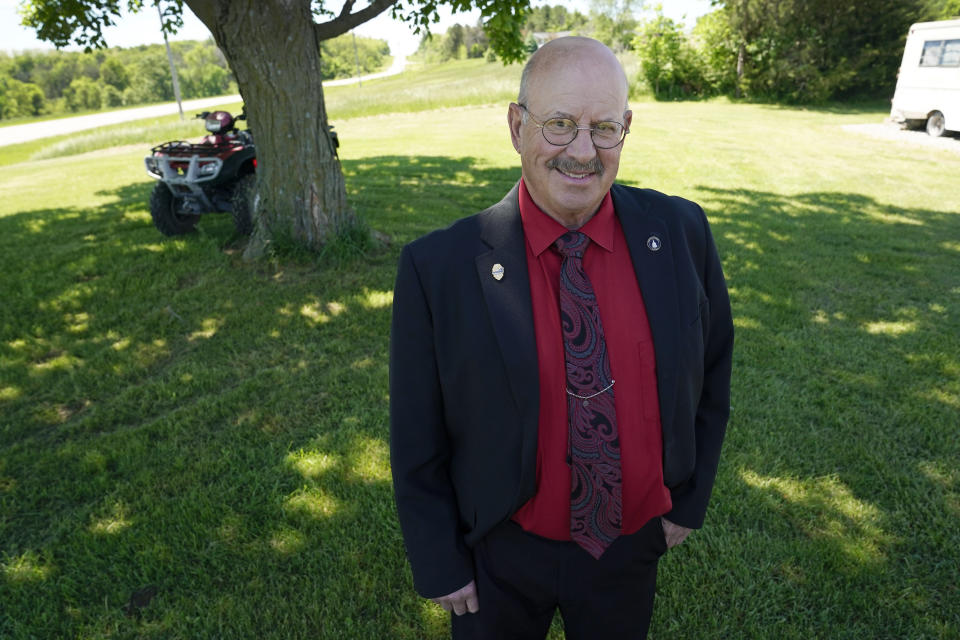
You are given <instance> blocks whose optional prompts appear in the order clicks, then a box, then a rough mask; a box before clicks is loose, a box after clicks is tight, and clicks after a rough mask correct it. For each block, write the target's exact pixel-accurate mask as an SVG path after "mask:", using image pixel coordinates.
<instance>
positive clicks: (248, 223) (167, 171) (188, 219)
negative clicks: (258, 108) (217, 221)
mask: <svg viewBox="0 0 960 640" xmlns="http://www.w3.org/2000/svg"><path fill="white" fill-rule="evenodd" d="M197 117H198V118H202V119H203V120H204V123H205V124H206V128H207V131H209V132H210V134H209V135H206V136H204V138H203V140H201V141H200V143H199V144H191V143H189V142H184V141H183V140H173V141H171V142H164V143H163V144H160V145H157V146H156V147H154V148H152V149H151V150H150V155H148V156H147V157H146V158H144V162H145V163H146V165H147V174H149V175H150V177H152V178H156V179H157V180H159V181H160V182H158V183H157V184H156V185H155V186H154V187H153V192H152V193H151V194H150V215H151V216H152V217H153V223H154V224H155V225H156V226H157V229H159V230H160V233H162V234H164V235H168V236H177V235H181V234H184V233H188V232H190V231H192V230H193V228H194V226H196V224H197V221H198V220H199V219H200V216H201V215H202V214H204V213H210V212H215V211H217V212H230V213H232V214H233V223H234V226H235V227H236V230H237V233H239V234H241V235H249V234H250V232H251V231H253V218H252V216H251V212H252V208H253V207H252V204H253V195H254V190H255V187H256V170H257V157H256V150H255V149H254V146H253V134H251V133H250V130H249V129H247V130H244V131H240V130H239V129H237V127H236V124H237V121H238V120H246V115H245V114H244V113H241V114H240V115H239V116H237V117H234V116H232V115H230V114H229V113H227V112H226V111H213V112H210V111H204V112H203V113H198V114H197Z"/></svg>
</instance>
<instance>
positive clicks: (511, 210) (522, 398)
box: [475, 186, 540, 449]
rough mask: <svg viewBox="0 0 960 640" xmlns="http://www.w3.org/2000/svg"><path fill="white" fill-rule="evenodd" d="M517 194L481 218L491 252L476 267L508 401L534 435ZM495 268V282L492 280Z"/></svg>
mask: <svg viewBox="0 0 960 640" xmlns="http://www.w3.org/2000/svg"><path fill="white" fill-rule="evenodd" d="M518 192H519V187H518V186H517V187H514V188H513V189H512V190H511V191H510V193H509V194H507V197H506V198H504V199H503V200H502V201H501V202H500V203H499V204H497V205H494V206H493V207H491V208H490V209H488V210H487V211H485V212H483V213H482V214H480V221H481V231H480V239H481V240H483V242H485V243H486V244H487V245H488V246H489V247H490V251H488V252H486V253H482V254H480V255H478V256H477V257H476V259H475V262H476V266H477V276H478V277H479V278H480V286H481V289H482V291H483V296H484V301H485V302H486V306H487V312H488V315H489V320H490V324H491V325H492V326H493V330H494V334H495V335H496V337H497V342H498V344H499V346H500V352H501V354H502V356H503V361H504V364H505V365H506V371H505V374H506V376H507V378H508V380H509V381H510V388H511V390H512V392H513V399H514V401H515V402H516V405H517V407H518V409H519V411H520V416H521V418H522V420H523V423H524V424H525V425H529V424H531V423H532V424H533V426H534V429H533V433H534V434H535V433H536V428H535V427H536V423H537V414H538V411H539V399H540V397H539V394H540V383H539V373H538V370H537V343H536V336H535V334H534V327H533V304H532V302H531V300H530V280H529V277H528V276H527V254H526V247H525V244H524V243H525V238H524V235H523V224H522V222H521V220H520V207H519V204H518V199H517V198H518ZM497 265H499V266H497ZM495 267H496V268H497V273H499V274H500V275H501V277H500V278H497V277H495V274H494V268H495ZM534 440H535V438H534ZM533 444H534V446H535V444H536V443H535V442H534V443H533ZM524 448H525V449H526V446H525V447H524Z"/></svg>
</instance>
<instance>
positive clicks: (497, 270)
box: [490, 262, 503, 280]
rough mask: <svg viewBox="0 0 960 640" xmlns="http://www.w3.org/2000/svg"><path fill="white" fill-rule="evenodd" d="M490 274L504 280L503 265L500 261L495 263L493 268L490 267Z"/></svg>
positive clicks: (494, 277)
mask: <svg viewBox="0 0 960 640" xmlns="http://www.w3.org/2000/svg"><path fill="white" fill-rule="evenodd" d="M490 275H492V276H493V279H494V280H502V279H503V265H502V264H500V263H499V262H498V263H497V264H495V265H493V269H490Z"/></svg>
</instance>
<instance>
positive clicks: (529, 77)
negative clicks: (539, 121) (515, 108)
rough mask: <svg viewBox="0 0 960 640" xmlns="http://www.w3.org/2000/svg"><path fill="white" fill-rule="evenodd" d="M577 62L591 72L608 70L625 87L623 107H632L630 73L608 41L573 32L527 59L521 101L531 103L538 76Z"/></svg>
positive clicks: (610, 75) (568, 66)
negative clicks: (628, 75) (626, 71)
mask: <svg viewBox="0 0 960 640" xmlns="http://www.w3.org/2000/svg"><path fill="white" fill-rule="evenodd" d="M574 66H579V67H582V68H584V70H585V71H586V72H588V73H591V74H607V77H609V78H610V79H611V82H613V83H616V84H617V85H619V86H617V87H616V88H617V89H622V91H623V108H624V110H627V109H628V106H627V96H628V94H629V91H630V85H629V83H628V82H627V75H626V73H624V71H623V66H621V64H620V61H619V60H617V57H616V56H615V55H614V54H613V51H611V50H610V49H609V48H608V47H607V45H605V44H603V43H602V42H600V41H598V40H594V39H593V38H584V37H582V36H570V37H566V38H557V39H556V40H551V41H549V42H547V43H546V44H544V45H543V46H542V47H540V48H539V49H537V50H536V51H535V52H534V53H533V55H532V56H530V59H529V60H527V64H526V66H525V67H524V68H523V74H522V75H521V76H520V93H519V95H518V97H517V102H518V103H519V104H524V105H525V104H529V100H530V91H531V90H533V87H534V86H535V85H536V83H537V81H538V80H541V79H543V78H545V77H549V76H550V75H551V74H552V73H555V72H556V71H557V70H560V69H566V68H570V67H574Z"/></svg>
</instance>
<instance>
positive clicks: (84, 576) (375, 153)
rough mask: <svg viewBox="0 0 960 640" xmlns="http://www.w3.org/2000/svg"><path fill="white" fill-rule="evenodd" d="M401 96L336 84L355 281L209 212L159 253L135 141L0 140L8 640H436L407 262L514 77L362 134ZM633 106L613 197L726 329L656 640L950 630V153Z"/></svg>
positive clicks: (437, 218) (469, 176)
mask: <svg viewBox="0 0 960 640" xmlns="http://www.w3.org/2000/svg"><path fill="white" fill-rule="evenodd" d="M514 71H515V70H514V69H513V68H507V69H504V68H503V67H502V66H501V65H500V64H499V63H494V64H492V65H489V66H487V65H486V63H482V62H481V63H476V62H471V63H470V64H464V65H462V66H460V67H455V68H452V69H450V72H451V73H450V74H451V75H452V76H456V75H457V74H461V75H463V76H464V77H468V76H469V77H471V78H472V79H473V80H474V81H476V82H480V80H479V75H481V74H489V77H488V78H487V79H486V80H484V82H488V81H489V82H490V83H491V85H490V86H493V84H495V83H496V82H499V76H501V75H502V76H504V78H506V80H504V82H505V83H507V81H508V80H509V82H515V80H516V78H515V77H514V78H513V79H512V80H511V79H509V78H508V76H510V74H513V73H514ZM418 73H419V72H418ZM422 73H423V74H425V75H423V76H417V77H421V78H424V79H426V80H429V74H428V71H427V70H424V71H423V72H422ZM470 74H477V75H476V76H470ZM452 80H453V78H444V79H443V81H442V82H441V81H439V80H438V81H437V83H436V91H437V93H438V94H440V93H442V91H441V89H442V87H443V86H444V84H445V83H447V84H449V83H450V82H452ZM397 81H398V84H396V85H390V84H388V83H387V81H386V80H385V81H383V83H384V84H383V85H382V86H384V87H385V88H386V89H385V91H384V92H381V93H377V92H376V91H375V89H376V88H377V87H378V86H380V85H379V84H378V83H373V82H371V83H369V87H368V83H364V87H363V89H364V91H363V92H360V91H359V90H358V91H356V92H354V93H351V92H350V91H349V90H347V89H344V90H343V93H342V95H338V92H334V91H333V90H331V91H330V92H328V98H329V107H330V110H331V119H332V120H334V121H335V124H336V126H337V131H338V132H339V134H340V136H341V141H342V144H341V148H340V154H341V160H342V163H343V168H344V172H345V175H346V179H347V188H348V191H349V195H350V198H351V203H352V204H353V206H354V207H355V208H356V209H357V211H358V212H359V213H360V214H361V215H362V216H363V217H364V219H365V220H366V222H367V223H368V224H369V225H370V226H372V227H373V228H375V229H377V230H378V231H381V232H383V233H386V234H388V235H389V236H390V238H391V243H390V245H389V246H387V247H386V248H383V249H375V250H372V251H371V252H369V253H368V254H367V255H366V256H365V257H364V258H362V259H357V258H351V257H349V255H348V256H346V257H344V256H343V255H336V256H335V255H327V256H325V257H320V258H316V259H310V258H307V257H300V258H298V259H296V260H288V261H281V260H277V259H275V260H268V261H265V262H263V263H256V264H246V263H244V262H243V261H242V260H241V258H240V251H241V249H242V247H241V245H240V243H239V241H238V239H236V238H234V237H233V236H232V231H231V226H232V225H231V221H230V220H229V217H227V216H216V215H214V216H211V217H209V218H205V219H204V220H202V221H201V222H200V224H199V226H198V232H197V233H196V234H193V235H191V236H187V237H183V238H177V239H168V238H164V237H162V236H160V235H159V234H158V233H157V232H156V230H155V229H154V228H153V226H152V224H151V222H150V217H149V214H148V212H147V210H146V202H147V197H148V193H149V189H150V187H151V186H152V185H151V183H150V181H149V179H148V178H147V177H146V176H145V175H144V170H143V165H142V156H143V154H144V152H145V149H146V148H149V144H151V143H153V144H155V143H156V142H157V141H158V140H156V139H153V138H155V137H156V136H154V133H157V132H156V131H153V130H151V129H150V127H152V126H153V125H152V124H145V125H144V126H143V127H141V129H142V130H143V131H146V132H148V134H149V136H150V138H151V139H145V140H143V141H142V146H143V148H136V146H135V145H136V144H138V143H136V142H131V143H128V142H122V143H120V144H121V145H127V144H130V145H134V146H129V147H127V146H120V147H114V146H113V144H112V143H110V145H109V146H111V147H112V148H104V149H99V150H93V149H87V150H86V151H85V152H84V153H82V154H80V155H75V156H63V157H56V158H50V159H46V160H35V161H29V162H28V161H24V160H25V158H26V157H28V156H24V155H23V154H24V153H25V152H24V147H25V146H23V145H21V146H18V148H15V149H8V148H0V161H3V159H4V158H6V159H10V158H14V157H20V158H21V160H19V161H17V162H14V163H10V164H7V166H5V167H4V171H3V176H2V178H0V270H2V271H0V273H2V274H3V276H2V295H0V300H2V303H0V637H3V638H13V639H20V638H24V639H25V638H34V637H41V638H48V637H49V638H57V637H70V638H72V637H96V638H132V637H139V638H177V637H184V638H208V637H223V638H284V639H286V638H308V637H309V638H331V639H333V638H336V639H340V638H351V639H354V638H355V639H358V640H363V639H369V640H375V639H376V640H379V639H382V638H390V639H391V640H393V639H411V640H412V639H417V640H423V639H426V640H437V639H439V638H443V637H445V636H446V633H447V617H446V615H445V614H444V612H443V611H442V610H440V609H439V608H438V607H436V606H435V605H433V604H432V603H429V602H426V601H423V600H421V599H419V598H418V597H417V596H416V595H415V594H414V593H413V590H412V584H411V578H410V574H409V570H408V569H407V566H406V561H405V558H404V555H403V548H402V543H401V540H400V536H399V531H398V528H397V525H396V519H395V513H394V508H393V504H392V497H391V487H390V469H389V453H388V446H387V422H388V400H389V398H388V391H387V343H388V333H389V319H390V306H391V303H392V287H393V279H394V275H395V271H394V268H395V263H396V258H397V255H398V252H399V249H400V247H401V246H402V245H403V244H404V243H405V242H407V241H409V240H411V239H413V238H414V237H416V236H418V235H420V234H422V233H425V232H427V231H429V230H431V229H434V228H436V227H438V226H442V225H445V224H448V223H449V222H451V221H452V220H455V219H457V218H459V217H462V216H464V215H468V214H470V213H473V212H475V211H477V210H479V209H481V208H483V207H485V206H487V205H489V204H490V203H492V202H494V201H495V200H497V199H499V198H500V197H501V196H502V194H503V193H504V192H506V191H507V190H508V189H509V188H510V187H511V186H512V185H513V184H514V182H515V181H516V179H517V177H518V170H517V165H518V158H517V155H516V153H515V152H514V150H513V148H512V146H511V145H510V140H509V135H508V133H507V131H506V127H505V112H506V107H505V105H506V102H507V101H509V100H512V99H513V96H512V92H513V91H514V90H515V84H514V85H513V86H511V87H510V90H509V91H508V90H507V89H506V88H505V89H503V93H502V95H501V94H500V93H496V95H495V97H491V98H490V99H489V100H486V99H485V100H483V101H482V105H480V106H470V105H466V104H459V105H458V104H453V103H450V104H444V106H443V108H438V109H433V110H429V111H423V112H409V113H407V112H404V109H399V110H397V111H396V112H395V113H392V115H389V116H382V115H380V116H378V115H362V114H363V113H366V111H365V109H367V108H368V107H369V106H370V105H371V104H373V103H376V102H382V103H383V104H385V105H388V106H389V100H390V98H391V96H400V93H399V90H400V89H401V88H402V86H401V85H402V84H403V82H402V81H401V80H400V79H397ZM428 84H429V83H428V82H426V81H425V85H428ZM358 89H359V88H358ZM395 89H396V91H395ZM430 91H433V89H430ZM459 91H460V89H457V90H450V91H448V93H449V94H450V95H454V94H456V93H458V92H459ZM491 91H492V90H491ZM415 93H416V92H413V93H411V94H410V95H409V96H407V97H404V98H403V100H405V101H408V102H407V104H408V105H412V104H414V103H415V102H416V100H420V99H421V98H420V97H416V96H415V95H414V94H415ZM427 93H428V90H427V89H424V95H426V94H427ZM404 95H406V94H404ZM338 101H340V102H338ZM351 101H355V103H353V106H350V104H351ZM337 105H341V106H337ZM341 108H342V110H341V111H339V112H338V111H336V109H341ZM383 108H386V107H383ZM633 108H634V112H635V116H634V124H633V127H632V130H631V133H630V135H629V136H628V139H627V144H626V146H625V149H624V155H623V161H622V164H621V173H620V177H621V179H622V180H623V181H625V182H627V183H629V184H634V185H638V186H644V187H647V186H649V187H653V188H657V189H660V190H662V191H665V192H668V193H673V194H678V195H683V196H686V197H689V198H691V199H694V200H696V201H698V202H700V203H702V204H703V206H704V209H705V210H706V212H707V214H708V216H709V217H710V219H711V221H712V224H713V230H714V234H715V237H716V239H717V243H718V245H719V248H720V251H721V255H722V258H723V262H724V269H725V272H726V275H727V278H728V281H729V285H730V292H731V299H732V301H733V304H734V313H735V319H734V322H735V325H736V327H737V331H738V334H737V347H736V353H735V363H734V370H735V376H734V382H733V407H734V408H733V414H732V418H731V423H730V429H729V434H728V439H727V442H726V445H725V450H724V456H723V461H722V464H721V468H720V474H719V477H718V481H717V485H716V489H715V496H714V500H713V502H712V504H711V508H710V512H709V513H708V516H707V525H706V527H705V528H704V529H703V530H701V531H698V532H696V533H695V534H694V535H693V536H691V538H690V539H689V540H688V542H686V543H684V545H682V546H681V547H679V548H677V549H676V550H674V551H673V552H671V553H670V554H668V555H667V556H666V557H665V559H664V561H663V563H662V564H661V571H660V582H659V595H658V608H657V611H656V614H655V617H654V621H653V628H652V636H653V637H654V638H669V637H676V638H697V639H717V640H720V639H723V640H727V639H730V638H758V639H766V638H777V639H780V638H784V639H797V640H801V639H802V640H807V639H808V638H831V639H832V638H856V639H859V640H875V639H890V640H892V639H894V638H896V639H898V640H899V639H902V638H909V639H914V638H916V639H920V638H934V639H939V640H953V639H955V638H957V637H960V605H958V603H960V592H958V588H957V580H956V568H957V566H960V551H958V549H960V471H958V469H960V439H958V437H957V425H958V421H957V416H958V415H960V413H958V412H960V280H958V276H957V273H958V271H957V268H956V267H957V264H956V263H957V258H958V253H960V243H958V240H957V238H958V237H960V217H958V215H960V214H958V213H957V212H958V211H960V192H958V191H957V190H956V189H955V188H954V187H953V185H952V184H951V183H950V182H949V181H946V180H918V179H917V176H919V175H929V173H930V168H931V167H934V166H935V167H937V171H938V172H940V174H941V175H957V174H958V173H960V155H957V154H951V153H949V152H944V151H940V150H931V149H928V148H922V147H912V146H909V145H903V144H900V143H895V142H889V141H879V140H874V139H870V138H863V137H859V136H857V135H855V134H852V133H849V132H845V131H843V130H842V129H841V125H842V124H846V123H850V122H856V121H864V120H871V119H882V117H883V114H882V113H881V112H880V111H878V110H872V111H871V110H869V109H867V110H863V109H850V110H849V111H848V112H847V111H844V110H842V109H839V110H835V111H836V112H829V111H828V112H825V111H805V110H795V109H776V108H769V107H764V106H759V105H736V104H731V103H730V102H729V101H724V100H719V101H714V102H708V103H693V104H658V103H653V102H648V101H644V100H642V99H641V100H636V101H634V104H633ZM350 110H352V111H350ZM348 113H351V114H352V115H347V114H348ZM381 113H382V112H381ZM174 118H175V116H174ZM151 122H152V121H151ZM196 124H197V123H194V125H193V126H196ZM125 126H126V127H128V128H131V126H130V125H125ZM158 126H166V125H162V124H161V125H158ZM132 128H133V129H136V128H137V127H132ZM157 131H159V130H157ZM158 135H159V134H158ZM94 137H96V136H94ZM160 137H161V138H162V137H163V136H160ZM106 139H107V138H104V140H106ZM49 142H50V143H55V141H49ZM44 144H47V143H44ZM91 144H92V145H93V146H96V145H97V144H99V143H96V142H94V143H91ZM29 146H30V145H26V147H29ZM31 149H32V150H31V151H30V153H33V152H35V151H36V149H33V148H32V147H31ZM18 154H19V155H18ZM147 585H154V586H156V588H157V596H156V598H155V599H153V600H152V601H151V602H150V603H149V604H148V605H146V606H145V607H143V609H142V610H141V611H140V615H139V616H127V615H126V613H125V612H124V610H123V608H122V607H123V606H124V605H125V604H127V603H128V602H129V600H130V597H131V594H133V593H134V592H136V591H137V590H139V589H141V588H143V587H145V586H147ZM560 637H561V635H560V625H559V622H557V623H555V625H554V629H553V630H552V632H551V635H550V638H551V640H558V639H559V638H560Z"/></svg>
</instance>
